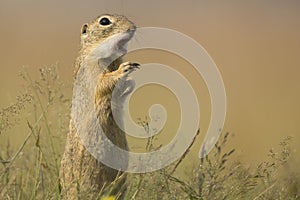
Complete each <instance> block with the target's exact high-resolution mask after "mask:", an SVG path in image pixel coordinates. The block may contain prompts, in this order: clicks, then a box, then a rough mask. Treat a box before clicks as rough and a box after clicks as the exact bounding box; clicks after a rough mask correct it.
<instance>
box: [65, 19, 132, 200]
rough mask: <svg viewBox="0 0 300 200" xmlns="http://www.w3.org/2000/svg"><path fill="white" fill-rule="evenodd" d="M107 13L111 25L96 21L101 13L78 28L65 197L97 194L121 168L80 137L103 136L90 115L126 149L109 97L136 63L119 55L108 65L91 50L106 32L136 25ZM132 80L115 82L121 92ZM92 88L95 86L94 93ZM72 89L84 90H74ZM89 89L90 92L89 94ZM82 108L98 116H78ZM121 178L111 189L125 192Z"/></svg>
mask: <svg viewBox="0 0 300 200" xmlns="http://www.w3.org/2000/svg"><path fill="white" fill-rule="evenodd" d="M105 16H107V17H108V18H109V19H110V20H111V21H112V25H111V26H109V27H106V26H100V25H99V19H101V18H102V17H103V15H102V16H99V17H98V18H96V19H95V20H93V21H91V22H90V23H88V24H85V25H84V26H83V28H82V34H81V48H80V51H79V55H78V58H77V59H76V63H75V69H74V75H75V83H76V84H75V83H74V96H73V103H72V115H71V120H70V131H69V133H68V136H67V141H66V147H65V152H64V154H63V158H62V161H61V168H60V183H61V187H62V190H61V194H62V197H63V199H79V198H83V199H95V197H96V196H98V193H99V192H100V190H101V188H102V187H104V186H105V185H109V184H110V183H111V182H113V181H114V180H115V178H116V177H117V175H118V173H119V172H118V171H117V170H115V169H112V168H109V167H107V166H105V165H104V164H102V163H101V162H99V161H98V160H97V159H95V158H94V157H93V156H92V155H91V154H90V152H89V151H88V150H87V149H86V147H85V146H84V145H83V140H84V141H95V140H101V137H100V136H99V134H98V132H99V130H98V129H97V127H98V124H97V126H90V125H89V124H92V123H93V120H97V123H99V125H100V126H101V128H102V129H103V132H104V134H105V135H106V136H107V137H108V138H109V139H110V141H111V142H112V143H114V144H115V145H117V146H119V147H120V148H122V149H125V150H128V147H127V141H126V136H125V133H124V132H123V131H122V130H120V128H119V127H118V126H117V124H116V123H115V121H114V119H113V116H112V108H111V98H112V91H113V90H114V89H115V86H116V83H117V82H118V81H120V80H121V79H122V80H123V79H124V80H125V79H126V77H127V75H128V74H129V73H131V72H132V71H134V70H135V69H136V68H137V64H135V63H129V62H127V63H123V64H121V62H122V60H121V59H117V60H115V61H113V62H112V63H111V64H110V65H109V66H108V67H106V64H104V63H105V62H104V60H102V59H101V58H97V59H95V58H94V57H93V58H90V55H91V52H93V50H94V49H95V48H96V47H97V46H98V45H99V44H101V43H103V42H104V41H105V40H107V39H109V38H110V37H112V36H114V35H116V34H119V33H123V32H126V31H133V32H134V30H135V26H134V24H133V23H132V22H130V21H129V20H128V19H127V18H126V17H124V16H120V15H105ZM82 77H83V78H82ZM76 81H77V82H76ZM78 81H80V82H78ZM123 83H124V84H123ZM130 83H131V82H130V81H124V82H122V84H123V86H122V88H118V90H120V91H119V92H120V93H122V92H123V90H125V89H126V88H130V87H132V85H130ZM93 84H96V85H95V86H94V85H93ZM93 88H96V92H95V94H94V93H93ZM89 90H90V91H89ZM78 91H79V92H78ZM76 92H78V94H81V93H83V94H85V95H86V96H80V95H78V96H76ZM89 94H91V96H90V97H89ZM93 95H94V96H93ZM122 98H123V97H122ZM83 100H88V101H87V102H85V101H83ZM80 108H84V109H86V110H87V111H86V112H88V113H87V114H89V113H90V112H91V111H93V110H94V111H95V113H96V115H97V118H95V119H94V118H93V117H91V119H90V118H88V117H86V119H81V114H80V111H79V110H80ZM91 113H92V112H91ZM82 117H84V116H83V115H82ZM77 123H80V124H79V125H78V124H77ZM77 127H83V128H80V130H87V131H86V133H79V132H78V129H77ZM125 178H126V176H123V178H122V180H121V181H120V184H119V185H118V187H116V189H115V190H114V191H113V193H115V194H116V193H122V192H123V193H124V182H125ZM121 188H123V189H121Z"/></svg>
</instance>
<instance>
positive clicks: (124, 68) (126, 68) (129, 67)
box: [118, 62, 140, 77]
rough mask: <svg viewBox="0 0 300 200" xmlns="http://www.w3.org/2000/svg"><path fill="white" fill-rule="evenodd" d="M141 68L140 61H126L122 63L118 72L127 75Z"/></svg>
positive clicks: (122, 75)
mask: <svg viewBox="0 0 300 200" xmlns="http://www.w3.org/2000/svg"><path fill="white" fill-rule="evenodd" d="M139 68H140V64H139V63H134V62H124V63H122V64H120V66H119V69H118V72H119V74H120V77H125V76H127V75H128V74H130V73H131V72H133V71H135V70H136V69H139Z"/></svg>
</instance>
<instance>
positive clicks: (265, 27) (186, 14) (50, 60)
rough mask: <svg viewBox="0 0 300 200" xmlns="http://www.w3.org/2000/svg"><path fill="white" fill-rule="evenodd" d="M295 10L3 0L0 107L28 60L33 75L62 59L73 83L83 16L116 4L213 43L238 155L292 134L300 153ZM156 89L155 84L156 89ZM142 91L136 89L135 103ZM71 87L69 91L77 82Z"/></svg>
mask: <svg viewBox="0 0 300 200" xmlns="http://www.w3.org/2000/svg"><path fill="white" fill-rule="evenodd" d="M299 10H300V2H299V1H296V0H294V1H292V0H287V1H280V0H265V1H257V0H254V1H230V2H219V1H218V2H217V1H196V0H186V1H179V0H165V1H139V0H131V1H125V0H110V1H109V0H97V1H96V0H94V1H92V0H89V1H79V0H76V1H74V0H73V1H70V0H68V1H59V0H52V1H37V0H22V1H18V0H13V1H10V0H1V1H0V44H1V46H0V70H1V71H0V95H1V98H0V108H2V107H6V106H8V105H10V103H11V102H13V101H14V100H15V96H17V95H18V94H20V91H21V90H22V79H21V78H20V77H19V76H18V73H19V71H20V70H21V69H22V66H27V67H28V69H29V71H30V72H32V74H36V73H37V71H38V68H40V67H42V66H45V65H52V64H55V63H58V66H59V70H60V75H61V77H62V79H63V80H65V81H66V82H67V83H70V85H71V83H72V79H73V76H72V75H73V73H72V71H73V63H74V60H75V58H76V56H77V52H78V48H79V33H80V28H81V25H82V24H83V23H85V22H88V21H89V20H91V19H93V18H94V17H96V16H98V15H100V14H102V13H118V14H124V15H126V16H128V18H130V19H131V20H132V21H134V22H135V23H136V24H137V26H139V27H144V26H155V27H166V28H170V29H174V30H177V31H180V32H182V33H184V34H186V35H188V36H190V37H192V38H194V39H195V40H196V41H197V42H199V44H201V45H202V46H203V47H204V48H205V49H206V50H207V52H208V53H209V54H210V55H211V57H212V59H213V60H214V61H215V63H216V64H217V66H218V68H219V70H220V72H221V74H222V77H223V80H224V84H225V88H226V92H227V98H228V99H227V100H228V108H227V118H226V122H225V127H224V131H229V132H232V133H233V135H234V137H233V138H232V139H231V143H230V145H231V146H232V147H234V148H236V149H237V150H238V152H239V153H238V154H239V155H240V157H239V158H240V159H241V160H243V161H246V162H247V163H253V164H255V163H258V162H260V161H261V160H263V159H264V158H265V157H266V153H267V152H268V150H269V149H270V148H272V147H276V146H277V144H278V143H279V142H280V140H281V139H282V138H283V137H285V136H288V135H289V136H292V137H293V149H294V150H293V151H294V154H295V155H297V150H298V151H299V150H300V127H299V123H300V103H299V102H300V54H299V53H300V12H299ZM142 38H143V37H142V36H138V39H140V40H142ZM145 53H148V54H145ZM132 56H133V59H135V60H138V61H140V62H142V63H143V62H147V61H152V62H159V61H161V62H166V63H167V64H170V65H171V66H172V63H173V64H174V67H175V68H176V66H175V65H176V64H175V63H177V65H178V66H177V68H180V64H181V63H183V64H184V61H182V60H181V61H180V60H178V61H176V62H174V59H175V58H174V56H173V57H172V56H170V55H168V54H166V53H163V52H161V53H159V52H151V51H149V52H147V51H145V52H144V54H143V52H137V53H136V55H132ZM176 59H177V58H176ZM176 59H175V60H176ZM172 61H173V62H172ZM180 70H181V71H182V73H183V74H186V75H187V76H189V74H192V73H191V70H192V69H191V67H186V68H185V67H181V68H180ZM190 80H191V82H192V83H193V86H195V88H196V89H198V90H197V93H199V94H198V95H199V96H200V99H201V98H202V101H201V105H200V106H201V109H202V110H203V113H201V117H202V118H201V119H202V120H203V121H202V122H201V130H203V131H205V129H206V128H207V124H208V119H209V117H210V116H209V109H210V108H209V106H210V104H209V97H208V95H207V91H206V89H205V85H204V83H203V81H202V80H201V77H193V76H192V75H191V77H190ZM197 81H198V82H197ZM197 84H199V86H198V85H197ZM201 88H202V90H201ZM144 89H145V91H146V89H147V88H144ZM148 89H149V88H148ZM159 90H160V89H159V88H152V90H151V88H150V89H149V91H151V95H150V96H155V94H156V93H155V91H156V92H157V91H159ZM140 93H141V92H140ZM160 93H162V92H160ZM141 94H142V93H141ZM141 94H140V95H139V94H136V99H135V100H136V101H137V102H138V100H139V96H140V98H141ZM66 95H67V96H69V97H71V87H69V89H68V90H66ZM165 95H167V96H168V95H169V97H170V100H169V101H167V102H165V103H166V104H168V103H169V104H168V105H177V104H176V101H173V100H172V98H174V97H171V96H172V95H171V94H165ZM163 99H165V98H163ZM170 102H171V103H170ZM172 102H173V103H172ZM137 104H138V103H137ZM131 105H132V103H131ZM141 105H142V104H141ZM139 110H140V109H139ZM170 110H172V106H170ZM175 122H176V121H175ZM175 122H170V123H173V124H176V123H175ZM173 127H174V126H173ZM12 137H13V138H14V141H16V142H17V141H18V140H20V141H22V138H23V137H24V135H22V132H19V133H16V135H14V136H12ZM200 144H201V142H197V143H196V146H198V147H195V148H193V153H192V154H191V156H190V158H192V159H193V157H195V156H197V153H198V150H199V146H200ZM296 157H297V156H296ZM296 160H297V159H296ZM294 162H295V163H299V161H294ZM295 166H297V165H295ZM298 166H299V164H298Z"/></svg>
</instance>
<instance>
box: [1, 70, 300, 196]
mask: <svg viewBox="0 0 300 200" xmlns="http://www.w3.org/2000/svg"><path fill="white" fill-rule="evenodd" d="M39 72H40V76H39V78H37V79H35V78H33V77H31V75H30V73H28V72H27V70H26V69H24V70H23V72H22V73H21V74H20V76H21V77H22V78H23V79H24V82H25V86H24V90H23V93H21V94H20V95H19V96H18V97H17V98H16V101H15V103H13V104H11V105H9V106H8V107H6V108H2V109H1V110H0V138H1V139H0V144H1V146H0V199H26V200H27V199H60V195H61V194H60V187H59V179H58V170H59V164H60V160H61V156H62V153H63V150H64V141H65V137H66V133H67V132H68V122H69V113H70V97H69V96H70V95H69V96H68V95H65V93H66V91H70V90H71V86H70V84H69V85H68V84H65V83H64V82H63V81H62V80H61V79H60V77H59V73H58V70H57V66H56V65H54V66H50V67H44V68H41V69H40V71H39ZM141 125H143V126H144V128H145V131H149V129H150V127H148V126H149V124H148V123H147V120H144V121H141ZM229 138H230V134H229V133H224V134H223V135H222V137H221V139H220V140H219V142H218V143H217V144H216V145H215V148H214V150H213V151H212V152H210V154H209V155H208V156H206V157H205V158H203V159H201V160H199V162H196V163H194V167H191V169H189V170H188V171H187V175H186V177H185V178H180V177H179V176H177V175H176V174H177V173H176V172H178V170H179V167H180V165H181V164H182V163H183V162H186V160H185V157H186V155H187V154H188V153H189V150H190V149H191V148H192V145H191V146H190V148H189V149H188V150H187V151H186V152H185V153H184V155H183V156H182V157H181V158H180V159H179V160H178V161H176V162H175V163H174V164H172V165H171V166H169V167H167V168H165V169H161V170H159V171H156V172H151V173H145V174H129V175H128V178H127V186H128V188H127V192H126V195H125V199H128V200H129V199H153V200H154V199H199V200H213V199H217V200H219V199H230V200H231V199H257V200H258V199H283V200H288V199H300V196H299V195H300V178H299V174H298V173H297V172H292V171H288V170H287V169H289V165H290V162H289V160H290V157H291V156H292V155H291V153H290V152H291V150H290V146H289V144H290V143H291V138H290V137H286V138H284V139H283V140H282V141H281V142H280V145H279V147H280V148H278V149H277V150H275V149H271V150H270V151H269V152H268V160H266V161H264V162H262V163H260V164H259V165H258V166H257V167H256V168H253V167H251V168H250V167H247V165H246V164H244V163H241V162H239V161H238V160H237V159H234V158H233V156H232V155H233V154H234V153H235V150H234V149H229V150H226V149H228V146H226V144H227V141H228V139H229ZM154 139H155V138H149V140H148V142H147V145H146V146H145V149H146V151H152V150H153V149H157V148H160V145H158V146H155V145H154V143H153V141H154ZM15 143H16V144H18V145H16V144H15ZM284 170H285V171H286V172H285V173H282V172H283V171H284ZM117 181H118V180H116V182H117ZM114 184H116V183H113V184H111V186H109V187H108V188H106V189H103V190H101V191H100V192H99V194H98V195H97V198H95V199H101V198H102V199H104V196H106V197H105V198H106V199H116V198H117V197H111V196H110V195H109V193H110V191H111V188H113V186H114ZM84 196H85V195H84V194H82V195H81V197H82V199H85V198H84Z"/></svg>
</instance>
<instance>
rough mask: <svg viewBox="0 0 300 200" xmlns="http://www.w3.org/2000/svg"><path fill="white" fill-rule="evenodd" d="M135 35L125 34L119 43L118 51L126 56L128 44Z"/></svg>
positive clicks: (131, 32) (129, 32)
mask: <svg viewBox="0 0 300 200" xmlns="http://www.w3.org/2000/svg"><path fill="white" fill-rule="evenodd" d="M133 33H134V32H133V31H127V32H125V33H123V34H122V35H123V37H122V38H121V39H120V40H119V41H118V43H117V47H118V49H119V50H121V51H122V52H124V54H125V53H127V46H128V42H129V41H130V39H131V38H132V37H133Z"/></svg>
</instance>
